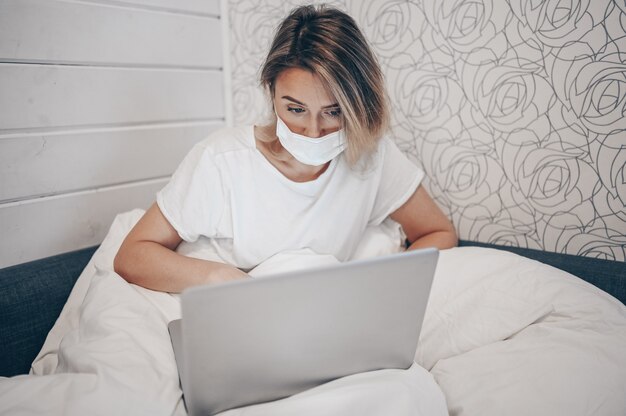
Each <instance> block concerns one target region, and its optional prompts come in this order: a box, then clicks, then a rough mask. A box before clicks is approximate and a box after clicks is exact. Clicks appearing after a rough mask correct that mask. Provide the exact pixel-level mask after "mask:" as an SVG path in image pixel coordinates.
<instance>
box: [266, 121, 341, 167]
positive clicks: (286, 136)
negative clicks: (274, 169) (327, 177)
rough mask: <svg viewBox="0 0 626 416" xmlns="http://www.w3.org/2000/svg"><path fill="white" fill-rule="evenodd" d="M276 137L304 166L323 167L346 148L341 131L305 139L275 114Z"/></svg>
mask: <svg viewBox="0 0 626 416" xmlns="http://www.w3.org/2000/svg"><path fill="white" fill-rule="evenodd" d="M276 136H277V137H278V140H280V144H282V145H283V147H284V148H285V149H287V151H288V152H289V153H291V154H292V156H293V157H295V158H296V159H297V160H298V161H299V162H300V163H304V164H305V165H311V166H320V165H323V164H324V163H326V162H328V161H330V160H332V159H334V158H335V157H337V156H338V155H339V154H340V153H341V152H343V151H344V150H345V148H346V135H345V133H344V131H343V129H341V130H337V131H336V132H333V133H330V134H327V135H325V136H322V137H319V138H313V137H307V136H303V135H301V134H297V133H294V132H292V131H291V130H289V127H287V125H286V124H285V122H284V121H283V120H281V118H280V117H278V114H276Z"/></svg>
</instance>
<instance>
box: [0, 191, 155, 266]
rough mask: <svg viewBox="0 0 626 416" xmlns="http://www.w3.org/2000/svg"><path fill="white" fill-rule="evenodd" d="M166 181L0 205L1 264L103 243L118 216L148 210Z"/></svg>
mask: <svg viewBox="0 0 626 416" xmlns="http://www.w3.org/2000/svg"><path fill="white" fill-rule="evenodd" d="M166 183H167V180H158V181H150V182H142V183H136V184H132V185H127V186H121V187H115V188H109V189H100V190H94V191H90V192H81V193H76V194H69V195H63V196H59V197H51V198H42V199H38V200H33V201H29V202H27V203H21V204H5V205H0V235H2V238H1V239H0V268H2V267H8V266H12V265H15V264H20V263H24V262H27V261H31V260H35V259H39V258H43V257H48V256H52V255H55V254H60V253H64V252H67V251H73V250H78V249H80V248H84V247H89V246H93V245H96V244H100V243H101V242H102V240H103V239H104V237H105V235H106V233H107V232H108V229H109V227H110V225H111V223H112V221H113V218H115V215H116V214H118V213H121V212H125V211H128V210H131V209H134V208H143V209H146V208H148V207H149V206H150V204H151V203H152V202H154V199H155V195H156V192H158V190H159V189H161V188H162V187H163V186H165V184H166Z"/></svg>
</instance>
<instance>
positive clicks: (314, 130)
mask: <svg viewBox="0 0 626 416" xmlns="http://www.w3.org/2000/svg"><path fill="white" fill-rule="evenodd" d="M322 133H323V131H322V128H321V127H320V123H319V121H317V120H315V119H313V120H310V121H309V123H308V124H307V125H306V127H305V130H304V135H305V136H308V137H313V138H318V137H322Z"/></svg>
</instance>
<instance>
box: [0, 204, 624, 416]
mask: <svg viewBox="0 0 626 416" xmlns="http://www.w3.org/2000/svg"><path fill="white" fill-rule="evenodd" d="M141 214H142V212H141V211H139V210H135V211H132V212H128V213H125V214H121V215H119V216H118V217H117V218H116V220H115V221H114V223H113V225H112V227H111V230H110V231H109V234H108V235H107V237H106V239H105V241H104V242H103V243H102V245H101V246H100V248H99V249H98V251H97V252H96V253H95V255H94V256H93V258H92V259H91V261H90V262H89V264H88V265H87V267H86V268H85V270H84V271H83V273H82V274H81V276H80V278H79V280H78V281H77V283H76V285H75V287H74V289H73V291H72V293H71V295H70V297H69V299H68V302H67V304H66V305H65V307H64V309H63V312H62V313H61V316H60V317H59V319H58V320H57V322H56V324H55V326H54V327H53V328H52V330H51V332H50V334H49V335H48V338H47V340H46V342H45V344H44V346H43V348H42V350H41V352H40V354H39V356H38V357H37V358H36V360H35V362H34V363H33V365H32V370H31V375H27V376H18V377H13V378H0V414H3V415H4V414H10V415H32V414H46V415H48V414H51V415H86V414H89V415H184V414H185V409H184V405H183V402H182V398H181V391H180V388H179V382H178V374H177V371H176V364H175V361H174V356H173V352H172V348H171V344H170V340H169V335H168V332H167V325H166V324H167V322H169V321H170V320H172V319H176V318H178V317H179V315H180V305H179V300H178V297H177V296H173V295H169V294H165V293H159V292H154V291H150V290H146V289H143V288H140V287H137V286H134V285H130V284H128V283H127V282H126V281H124V280H123V279H122V278H120V277H119V276H118V275H116V274H115V273H114V272H113V271H112V262H113V257H114V255H115V253H116V252H117V249H118V247H119V245H120V244H121V242H122V240H123V238H124V236H125V235H126V233H127V232H128V231H129V230H130V228H131V227H132V225H133V224H134V223H135V222H136V221H137V219H138V218H139V217H140V216H141ZM192 251H193V249H190V253H188V254H191V255H193V254H194V253H192ZM366 251H367V250H366ZM374 251H375V250H374ZM374 251H372V250H370V252H369V253H368V252H364V253H363V256H366V255H372V254H381V253H380V252H379V253H375V252H374ZM330 260H331V261H332V259H330ZM327 261H329V259H328V258H324V257H319V256H318V257H315V256H307V255H303V254H302V253H294V254H293V255H291V256H284V257H282V258H280V259H273V261H272V262H268V264H265V265H263V267H259V269H258V270H257V271H256V273H257V274H259V275H260V274H262V273H269V272H272V271H277V270H278V269H281V268H283V269H284V268H293V267H305V266H309V265H312V264H318V263H319V262H327ZM415 360H416V363H417V364H416V365H414V366H413V367H411V368H410V369H409V370H383V371H375V372H370V373H364V374H357V375H354V376H349V377H345V378H343V379H339V380H335V381H333V382H330V383H327V384H325V385H322V386H319V387H317V388H315V389H311V390H309V391H306V392H304V393H301V394H298V395H295V396H292V397H290V398H287V399H283V400H279V401H275V402H271V403H264V404H259V405H255V406H249V407H246V408H242V409H233V410H230V411H227V412H224V413H222V414H221V415H223V416H260V415H264V416H269V415H272V416H281V415H305V416H306V415H363V416H368V415H398V416H403V415H439V414H445V413H446V405H447V412H449V413H450V414H451V415H482V416H488V415H568V416H569V415H625V414H626V307H624V305H622V304H621V303H620V302H619V301H617V300H615V299H614V298H612V297H611V296H609V295H608V294H606V293H604V292H602V291H601V290H599V289H597V288H595V287H593V286H591V285H590V284H587V283H586V282H584V281H582V280H580V279H578V278H576V277H574V276H572V275H569V274H568V273H565V272H562V271H560V270H557V269H554V268H552V267H549V266H546V265H543V264H541V263H538V262H535V261H532V260H529V259H526V258H523V257H520V256H517V255H514V254H510V253H506V252H502V251H496V250H489V249H481V248H469V247H468V248H455V249H452V250H445V251H442V252H441V254H440V259H439V264H438V268H437V273H436V275H435V280H434V282H433V287H432V292H431V296H430V301H429V304H428V309H427V312H426V317H425V320H424V324H423V329H422V334H421V337H420V342H419V346H418V351H417V354H416V357H415Z"/></svg>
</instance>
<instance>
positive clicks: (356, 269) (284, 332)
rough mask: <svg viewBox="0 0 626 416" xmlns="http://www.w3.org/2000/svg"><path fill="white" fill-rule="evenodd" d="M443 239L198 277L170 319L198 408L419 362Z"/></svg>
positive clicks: (212, 409) (206, 410)
mask: <svg viewBox="0 0 626 416" xmlns="http://www.w3.org/2000/svg"><path fill="white" fill-rule="evenodd" d="M437 258H438V251H437V250H436V249H424V250H416V251H411V252H404V253H398V254H394V255H390V256H385V257H378V258H373V259H367V260H359V261H353V262H347V263H342V264H339V265H334V266H327V267H322V268H318V269H310V270H304V271H303V270H299V271H294V272H289V273H281V274H278V275H274V276H265V277H259V278H250V279H242V280H238V281H232V282H227V283H223V284H217V285H210V286H198V287H193V288H190V289H188V290H186V291H184V292H183V293H182V295H181V303H182V321H179V322H176V321H174V322H172V323H171V324H170V334H171V336H172V342H173V345H174V348H175V354H176V361H177V364H178V368H179V374H180V376H181V384H182V388H183V393H184V396H185V403H186V405H187V410H188V412H189V414H190V415H192V416H193V415H199V414H215V413H219V412H221V411H224V410H227V409H231V408H235V407H241V406H245V405H250V404H255V403H261V402H266V401H271V400H276V399H280V398H283V397H287V396H290V395H293V394H295V393H298V392H301V391H304V390H307V389H309V388H311V387H314V386H317V385H319V384H322V383H325V382H327V381H330V380H333V379H336V378H339V377H343V376H346V375H350V374H356V373H360V372H364V371H371V370H377V369H383V368H408V367H410V366H411V364H412V363H413V359H414V356H415V351H416V348H417V341H418V338H419V333H420V330H421V326H422V321H423V319H424V313H425V310H426V305H427V301H428V295H429V293H430V287H431V284H432V279H433V276H434V272H435V268H436V264H437Z"/></svg>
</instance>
